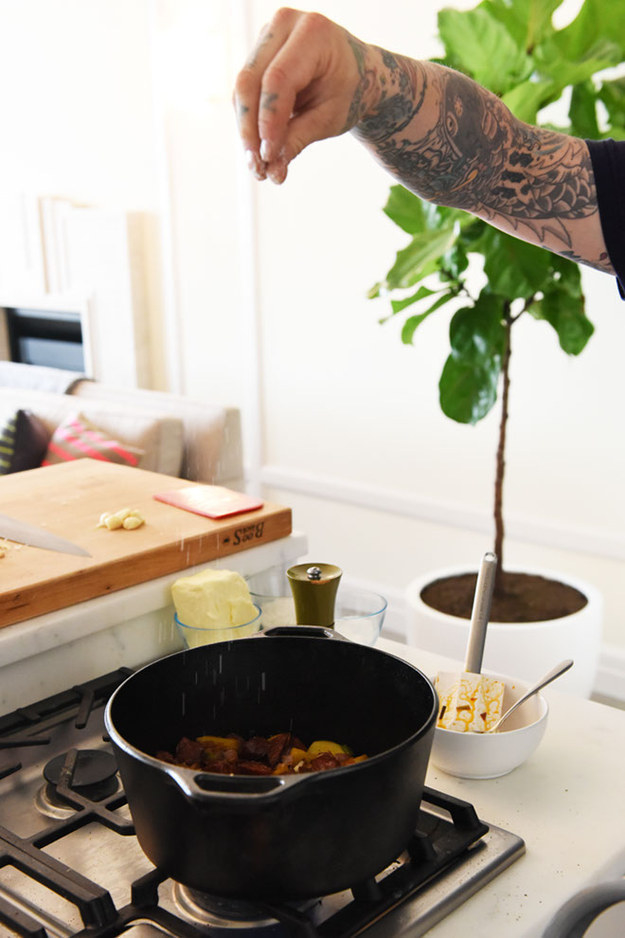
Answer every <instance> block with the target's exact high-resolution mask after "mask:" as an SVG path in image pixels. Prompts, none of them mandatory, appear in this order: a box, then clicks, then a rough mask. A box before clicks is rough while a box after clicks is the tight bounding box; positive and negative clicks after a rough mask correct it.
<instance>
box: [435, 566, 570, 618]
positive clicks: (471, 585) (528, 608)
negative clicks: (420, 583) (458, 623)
mask: <svg viewBox="0 0 625 938" xmlns="http://www.w3.org/2000/svg"><path fill="white" fill-rule="evenodd" d="M476 581H477V573H463V574H459V575H457V576H451V577H444V578H443V579H441V580H434V581H433V582H432V583H429V584H428V585H427V586H425V587H424V588H423V589H422V590H421V599H422V600H423V602H424V603H425V604H426V605H428V606H431V607H432V608H433V609H437V610H438V611H439V612H444V613H447V614H448V615H452V616H459V617H460V618H462V619H470V618H471V610H472V608H473V597H474V594H475V584H476ZM587 602H588V600H587V598H586V597H585V596H584V594H583V593H580V591H579V590H577V589H575V587H573V586H569V585H568V584H566V583H560V582H559V581H558V580H550V579H548V578H547V577H543V576H538V575H536V574H531V573H507V572H504V573H503V590H502V591H501V592H498V591H496V592H495V594H494V595H493V602H492V606H491V611H490V620H491V622H520V623H523V622H542V621H547V620H549V619H560V618H562V616H568V615H571V614H572V613H574V612H578V611H579V610H580V609H583V607H584V606H585V605H586V604H587Z"/></svg>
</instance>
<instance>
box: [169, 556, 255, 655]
mask: <svg viewBox="0 0 625 938" xmlns="http://www.w3.org/2000/svg"><path fill="white" fill-rule="evenodd" d="M171 592H172V598H173V601H174V607H175V609H176V612H177V614H178V619H179V620H180V622H181V623H183V624H184V625H185V626H187V627H188V628H187V629H186V630H185V641H186V642H187V644H188V645H192V644H193V645H201V644H206V643H207V642H221V641H228V640H229V639H231V638H233V635H232V632H231V629H233V628H236V627H237V626H242V625H244V624H245V623H246V622H250V621H251V620H252V619H255V618H256V614H257V612H258V610H257V608H256V606H255V605H254V603H253V602H252V600H251V599H250V591H249V589H248V586H247V583H246V582H245V580H244V579H243V577H242V576H241V574H240V573H236V572H235V571H234V570H202V571H201V572H200V573H194V574H193V575H192V576H186V577H180V578H179V579H177V580H176V581H175V582H174V583H173V585H172V588H171ZM195 629H197V630H198V632H194V631H193V630H195ZM199 630H207V631H204V632H200V631H199ZM257 630H258V625H257V623H255V624H254V625H253V626H250V629H249V634H252V632H255V631H257ZM187 632H188V633H189V634H186V633H187ZM243 632H245V629H239V631H238V632H237V635H236V637H243V635H242V634H241V633H243Z"/></svg>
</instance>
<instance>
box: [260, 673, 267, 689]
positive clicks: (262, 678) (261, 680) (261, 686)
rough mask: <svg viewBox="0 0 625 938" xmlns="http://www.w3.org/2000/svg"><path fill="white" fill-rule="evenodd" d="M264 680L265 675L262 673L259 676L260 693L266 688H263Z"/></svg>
mask: <svg viewBox="0 0 625 938" xmlns="http://www.w3.org/2000/svg"><path fill="white" fill-rule="evenodd" d="M265 678H266V674H265V672H264V671H263V672H262V673H261V675H260V689H261V690H262V691H264V690H265V689H266V686H265Z"/></svg>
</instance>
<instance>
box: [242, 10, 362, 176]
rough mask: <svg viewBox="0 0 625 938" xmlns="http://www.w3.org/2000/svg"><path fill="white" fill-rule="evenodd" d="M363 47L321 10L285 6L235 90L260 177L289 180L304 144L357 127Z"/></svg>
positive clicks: (247, 144)
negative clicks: (288, 168) (323, 14)
mask: <svg viewBox="0 0 625 938" xmlns="http://www.w3.org/2000/svg"><path fill="white" fill-rule="evenodd" d="M363 48H364V47H363V45H362V44H361V43H359V42H358V41H357V40H356V39H354V37H353V36H350V34H349V33H348V32H346V31H345V30H343V29H341V27H339V26H337V25H336V24H334V23H332V22H331V21H330V20H328V19H326V18H325V17H324V16H321V15H320V14H318V13H299V12H297V11H296V10H290V9H286V8H285V9H281V10H279V11H278V12H277V13H276V14H275V16H274V17H273V19H272V20H271V22H270V23H269V24H268V25H267V26H265V28H264V29H263V31H262V33H261V35H260V38H259V40H258V43H257V45H256V48H255V49H254V51H253V53H252V55H251V57H250V58H249V60H248V61H247V63H246V65H245V67H244V68H243V69H242V70H241V72H240V73H239V76H238V78H237V81H236V86H235V93H234V104H235V109H236V112H237V119H238V123H239V130H240V133H241V138H242V140H243V145H244V147H245V149H246V152H247V158H248V163H249V165H250V169H252V171H253V172H254V173H255V175H256V176H257V177H258V178H259V179H265V178H266V177H267V176H269V178H271V179H272V180H273V181H274V182H278V183H280V182H283V181H284V179H285V178H286V173H287V167H288V165H289V163H290V162H291V160H292V159H293V158H294V157H295V156H297V155H298V153H301V151H302V150H303V149H304V147H306V146H307V145H308V144H309V143H312V142H313V141H314V140H321V139H323V138H325V137H333V136H336V135H338V134H341V133H344V132H345V131H346V130H349V129H350V128H351V127H352V126H353V125H354V124H355V123H356V120H357V119H358V114H359V110H360V105H359V102H360V101H361V99H362V95H363V92H364V90H365V89H364V87H363V80H362V75H361V73H360V71H359V66H358V62H359V58H361V57H362V49H363Z"/></svg>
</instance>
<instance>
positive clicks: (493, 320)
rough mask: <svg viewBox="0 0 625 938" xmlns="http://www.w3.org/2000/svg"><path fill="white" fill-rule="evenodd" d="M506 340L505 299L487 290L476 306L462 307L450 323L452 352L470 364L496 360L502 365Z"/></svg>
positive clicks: (480, 296) (478, 299) (454, 355)
mask: <svg viewBox="0 0 625 938" xmlns="http://www.w3.org/2000/svg"><path fill="white" fill-rule="evenodd" d="M505 342H506V330H505V325H504V304H503V301H502V299H501V297H496V296H494V295H493V294H491V293H489V292H487V291H486V290H483V291H482V293H481V294H480V295H479V297H478V298H477V300H476V301H475V303H474V305H473V306H464V307H463V308H462V309H459V310H458V311H457V312H456V313H455V314H454V316H453V318H452V320H451V323H450V325H449V343H450V345H451V354H452V356H453V357H454V358H456V359H457V360H460V359H462V360H464V361H465V362H468V363H469V364H475V365H479V366H481V365H483V364H484V363H486V362H496V365H497V368H499V364H500V362H501V357H502V355H503V352H504V349H505Z"/></svg>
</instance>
